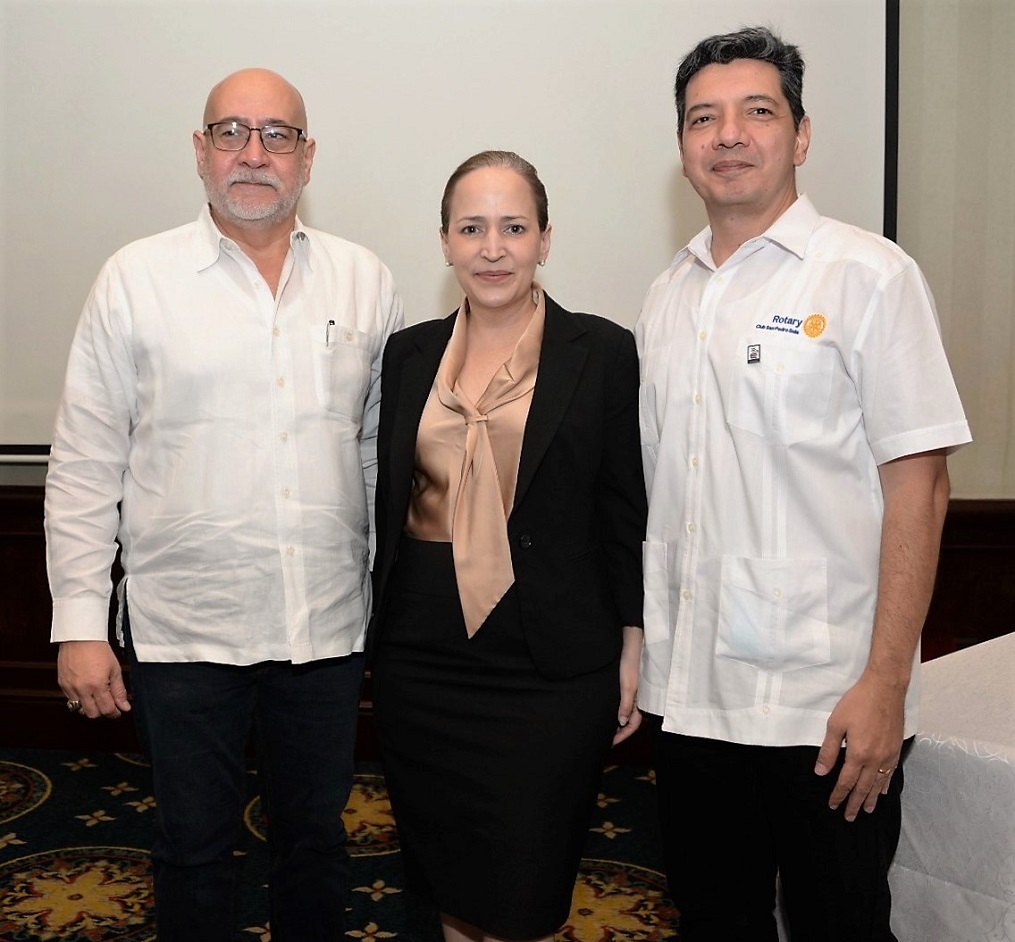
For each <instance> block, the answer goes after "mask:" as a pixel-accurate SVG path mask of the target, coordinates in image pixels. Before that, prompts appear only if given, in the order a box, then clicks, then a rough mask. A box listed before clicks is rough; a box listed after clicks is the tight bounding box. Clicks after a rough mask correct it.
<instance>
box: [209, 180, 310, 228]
mask: <svg viewBox="0 0 1015 942" xmlns="http://www.w3.org/2000/svg"><path fill="white" fill-rule="evenodd" d="M263 179H264V178H263V177H262V178H259V177H258V176H257V175H256V174H250V175H249V176H242V175H234V176H231V177H230V178H229V179H228V180H227V181H226V183H225V184H224V192H220V191H219V190H217V189H215V188H214V187H212V185H211V184H210V183H209V182H208V181H207V180H205V183H204V192H205V196H207V197H208V202H209V203H210V204H211V207H212V209H214V210H216V212H218V213H219V215H221V216H225V217H226V218H227V219H242V220H243V221H244V222H263V223H269V224H270V223H275V222H282V221H283V220H284V219H287V218H288V217H289V216H290V215H291V214H292V213H293V211H294V210H295V209H296V204H297V203H299V201H300V195H301V194H302V193H303V181H302V180H298V181H297V182H296V183H295V185H294V186H293V189H292V192H291V193H289V195H288V197H284V196H283V195H282V194H281V193H280V192H279V191H278V190H275V199H274V200H272V201H271V202H268V203H245V202H243V201H241V200H234V199H232V198H231V197H230V196H229V195H228V194H229V187H230V185H231V184H233V183H239V182H262V181H263ZM271 180H272V182H273V183H277V182H278V181H277V180H276V179H275V178H274V177H272V178H271Z"/></svg>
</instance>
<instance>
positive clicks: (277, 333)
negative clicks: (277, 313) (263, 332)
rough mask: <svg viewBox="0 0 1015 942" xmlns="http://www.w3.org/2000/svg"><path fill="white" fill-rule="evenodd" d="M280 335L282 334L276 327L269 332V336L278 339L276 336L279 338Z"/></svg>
mask: <svg viewBox="0 0 1015 942" xmlns="http://www.w3.org/2000/svg"><path fill="white" fill-rule="evenodd" d="M281 333H282V331H281V330H279V329H278V328H277V327H273V328H272V331H271V335H272V336H273V337H278V336H280V335H281Z"/></svg>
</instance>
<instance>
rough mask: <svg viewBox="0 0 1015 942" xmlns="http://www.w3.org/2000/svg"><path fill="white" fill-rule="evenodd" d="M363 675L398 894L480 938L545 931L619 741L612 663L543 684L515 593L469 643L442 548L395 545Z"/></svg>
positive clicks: (563, 903) (563, 909)
mask: <svg viewBox="0 0 1015 942" xmlns="http://www.w3.org/2000/svg"><path fill="white" fill-rule="evenodd" d="M617 630H618V631H619V630H620V628H619V627H618V629H617ZM372 673H373V681H372V684H373V686H372V689H373V699H374V717H375V722H376V730H377V735H378V741H379V744H380V748H381V759H382V762H383V765H384V773H385V778H386V780H387V785H388V793H389V795H390V798H391V804H392V810H393V812H394V815H395V820H396V822H397V825H398V832H399V838H400V840H401V844H402V853H403V857H404V860H405V870H406V884H407V888H408V889H409V890H410V891H412V892H415V893H417V894H421V895H423V896H424V897H426V898H429V899H430V900H431V901H432V902H433V903H434V904H435V905H436V907H437V908H438V909H439V910H440V911H441V912H442V913H445V914H447V915H449V916H453V917H455V918H457V919H461V920H464V921H465V922H467V923H470V924H472V925H474V926H477V927H479V928H480V929H482V930H483V931H484V932H486V933H488V934H491V935H498V936H501V937H502V938H507V939H531V938H535V937H538V936H543V935H549V934H550V933H552V932H554V931H555V930H556V929H558V928H559V927H560V926H561V925H562V924H563V923H564V922H565V921H566V920H567V916H568V912H569V910H570V906H571V895H572V892H573V890H574V881H575V876H576V874H577V870H578V864H579V861H580V858H581V852H582V848H583V846H584V843H585V837H586V833H587V831H588V826H589V819H590V817H591V814H592V810H593V807H594V804H595V801H596V797H597V794H598V788H599V780H600V775H601V773H602V769H603V765H604V764H605V762H606V759H607V756H608V754H609V749H610V741H611V739H612V736H613V733H614V731H615V730H616V725H617V709H618V706H619V699H620V689H619V675H618V666H617V664H616V663H615V662H614V663H611V664H609V665H607V666H606V667H604V668H602V669H600V670H596V671H593V672H591V673H589V674H584V675H582V676H579V677H573V678H568V679H565V680H548V679H547V678H545V677H543V676H542V675H541V674H540V673H539V672H538V671H537V670H536V667H535V665H534V663H533V661H532V657H531V656H530V654H529V651H528V647H527V645H526V643H525V639H524V636H523V633H522V629H521V624H520V619H519V613H518V604H517V599H516V597H515V591H514V589H513V588H512V589H511V590H509V591H508V593H507V594H506V595H505V596H504V598H503V599H501V601H500V603H499V604H498V605H497V607H496V608H495V609H494V611H493V612H492V613H491V615H490V617H489V618H488V619H487V620H486V622H485V623H484V624H483V626H482V627H481V628H480V629H479V631H478V632H477V633H476V634H475V636H474V637H472V638H469V637H468V635H467V634H466V631H465V622H464V620H463V618H462V611H461V603H460V602H459V598H458V588H457V585H456V583H455V571H454V562H453V559H452V552H451V544H450V543H429V542H421V541H418V540H413V539H410V538H408V537H403V539H402V541H401V544H400V546H399V556H398V562H397V563H396V566H395V570H394V572H393V574H392V577H391V580H390V589H389V596H388V598H387V600H386V604H385V615H384V621H383V624H382V625H380V626H379V631H378V637H377V639H376V649H375V657H374V664H373V668H372Z"/></svg>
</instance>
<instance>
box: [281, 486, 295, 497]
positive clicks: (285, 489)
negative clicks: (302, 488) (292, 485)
mask: <svg viewBox="0 0 1015 942" xmlns="http://www.w3.org/2000/svg"><path fill="white" fill-rule="evenodd" d="M292 495H293V492H292V491H291V490H289V488H288V487H283V488H282V496H283V497H292Z"/></svg>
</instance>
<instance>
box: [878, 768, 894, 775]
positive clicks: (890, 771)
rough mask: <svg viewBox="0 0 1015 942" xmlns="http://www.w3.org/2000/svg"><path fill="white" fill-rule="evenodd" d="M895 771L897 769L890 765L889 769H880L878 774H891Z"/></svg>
mask: <svg viewBox="0 0 1015 942" xmlns="http://www.w3.org/2000/svg"><path fill="white" fill-rule="evenodd" d="M894 771H895V768H894V767H890V768H887V769H878V775H891V773H892V772H894Z"/></svg>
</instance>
